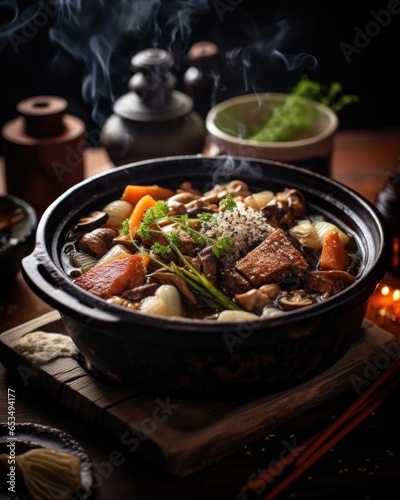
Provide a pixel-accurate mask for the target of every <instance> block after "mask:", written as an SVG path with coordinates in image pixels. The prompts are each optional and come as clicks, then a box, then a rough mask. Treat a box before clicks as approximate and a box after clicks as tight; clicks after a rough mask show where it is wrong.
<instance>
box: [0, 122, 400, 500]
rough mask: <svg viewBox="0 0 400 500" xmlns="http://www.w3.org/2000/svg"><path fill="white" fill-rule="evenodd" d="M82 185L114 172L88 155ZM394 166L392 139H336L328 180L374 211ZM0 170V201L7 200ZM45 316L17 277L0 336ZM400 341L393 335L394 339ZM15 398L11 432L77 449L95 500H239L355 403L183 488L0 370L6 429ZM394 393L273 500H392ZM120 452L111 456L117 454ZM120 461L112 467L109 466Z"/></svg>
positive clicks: (396, 453) (319, 413) (244, 452)
mask: <svg viewBox="0 0 400 500" xmlns="http://www.w3.org/2000/svg"><path fill="white" fill-rule="evenodd" d="M85 160H86V166H85V168H86V175H87V176H90V175H93V174H94V173H97V172H100V171H103V170H107V169H109V168H112V166H111V162H110V160H109V159H108V157H107V155H106V154H105V152H104V151H103V150H102V149H101V148H95V149H90V150H88V151H87V153H86V159H85ZM399 161H400V129H398V130H397V129H396V130H393V129H390V130H378V131H369V130H368V131H343V132H339V133H338V135H337V138H336V144H335V151H334V155H333V165H332V177H333V178H335V179H336V180H338V181H340V182H342V183H343V184H346V185H348V186H349V187H351V188H353V189H355V190H356V191H358V192H359V193H361V194H362V195H364V196H365V197H366V198H367V199H368V200H369V201H371V202H374V201H375V199H376V195H377V193H378V191H379V190H380V188H381V186H382V185H383V182H384V173H385V172H387V171H392V172H394V171H396V170H397V169H398V166H399ZM2 169H3V167H2V165H0V193H1V192H5V182H4V177H3V171H2ZM384 280H385V281H386V282H388V283H389V284H391V285H392V286H395V287H396V288H400V278H399V277H396V276H392V275H390V274H387V275H386V276H385V278H384ZM50 310H51V308H50V307H49V306H47V304H45V303H43V302H42V301H41V300H40V299H38V298H37V297H36V296H35V295H34V294H33V293H32V292H31V291H30V289H29V288H28V287H27V285H26V284H25V282H24V280H23V279H22V277H21V276H20V275H18V276H17V278H16V279H15V281H14V282H13V283H12V285H11V287H10V288H9V289H7V290H2V293H1V294H0V332H3V331H6V330H8V329H10V328H12V327H14V326H17V325H19V324H22V323H24V322H26V321H28V320H30V319H32V318H35V317H37V316H40V315H42V314H44V313H46V312H48V311H50ZM399 333H400V331H399ZM8 389H13V390H14V391H15V397H16V408H15V409H16V412H15V416H16V420H17V422H35V423H40V424H44V425H50V426H53V427H57V428H59V429H61V430H63V431H65V432H67V433H69V434H70V435H71V436H72V437H73V438H75V439H77V440H78V441H79V442H80V443H81V444H82V445H83V446H84V447H85V449H86V450H87V452H88V454H89V456H90V457H91V459H92V463H93V466H94V471H95V479H96V489H95V498H98V499H101V500H109V499H110V498H113V499H118V500H119V499H144V500H150V499H151V500H153V499H161V498H165V499H170V498H171V499H175V500H187V499H189V498H190V499H191V500H197V499H199V500H200V499H204V498H208V499H210V500H214V499H216V500H223V499H227V500H228V499H232V500H233V499H237V500H245V499H246V498H248V497H247V496H246V495H243V494H241V493H240V487H241V485H243V484H245V483H246V482H247V481H248V480H249V478H250V477H251V476H252V475H254V474H255V473H257V471H258V472H259V471H261V470H262V469H266V468H268V466H269V465H271V464H272V463H273V462H274V460H276V459H277V458H278V457H279V453H280V451H281V450H282V443H283V442H285V440H289V439H290V440H293V439H295V440H296V441H297V443H298V444H300V443H301V442H302V441H303V440H304V439H307V438H308V437H310V436H311V435H313V434H314V433H315V432H316V431H317V430H318V429H319V428H322V427H323V426H325V425H326V424H328V423H329V422H330V421H331V420H332V419H333V418H335V416H337V415H338V414H339V413H340V412H341V411H342V410H343V409H345V408H346V406H348V404H349V403H350V402H351V401H352V400H354V397H355V395H354V391H350V392H349V393H346V394H345V395H343V396H341V397H340V398H337V399H334V400H332V401H329V402H328V403H325V404H323V405H321V406H320V407H318V408H316V409H314V410H313V411H311V412H308V413H305V414H303V415H302V416H301V417H297V418H296V419H293V420H290V422H289V423H288V424H285V425H284V426H282V427H281V428H279V429H277V430H276V431H275V432H274V434H273V435H270V436H266V439H262V440H260V441H257V442H254V443H252V444H251V445H249V446H248V447H246V448H243V449H241V450H239V451H237V452H236V453H234V454H232V455H230V456H228V457H227V458H225V459H223V460H221V461H219V462H217V463H216V464H214V465H212V466H210V467H208V468H206V469H204V470H202V471H200V472H197V473H195V474H193V475H191V476H189V477H187V478H184V479H179V478H174V477H170V476H168V475H166V474H164V473H161V472H160V471H159V470H157V469H156V468H155V467H154V466H151V465H149V464H147V463H146V462H145V461H143V460H142V459H139V458H138V457H137V456H135V454H134V453H129V452H127V450H126V448H125V449H124V448H123V447H121V446H120V445H119V443H118V442H116V441H114V440H112V439H111V438H108V437H107V436H105V435H103V434H100V433H99V432H98V431H97V430H96V429H95V428H93V427H92V426H90V425H88V424H87V423H86V422H85V421H84V420H82V419H81V418H80V417H79V416H77V415H75V414H74V413H71V412H69V411H68V410H66V409H65V408H64V407H63V406H62V405H59V404H57V403H54V402H53V401H50V400H48V399H47V398H46V397H45V396H44V395H43V394H41V393H39V392H36V391H33V390H32V388H31V387H29V386H25V385H24V384H23V382H22V381H20V380H18V379H16V378H15V377H14V376H11V375H10V374H9V373H8V372H6V370H5V369H4V367H2V366H0V422H5V421H6V420H7V390H8ZM399 396H400V390H399V389H397V390H396V391H395V392H394V394H392V395H391V396H390V397H389V399H388V400H386V401H385V403H384V404H383V405H381V406H380V407H379V408H378V409H377V410H376V411H375V412H374V414H372V415H370V416H369V417H368V418H367V419H366V420H365V421H364V422H363V423H361V424H360V425H359V426H358V427H357V428H356V429H355V430H353V431H352V433H351V434H350V435H348V436H347V437H346V438H345V439H344V440H342V441H341V442H340V443H339V444H338V445H337V446H335V447H334V448H333V449H332V450H331V451H330V452H328V453H327V454H326V455H325V456H324V457H323V458H321V459H320V460H319V461H318V462H317V463H316V464H314V465H313V466H312V467H311V468H310V469H309V470H308V471H307V473H306V474H304V475H303V476H301V477H300V478H299V479H298V480H297V481H296V482H295V483H294V484H293V485H292V486H291V487H290V488H289V489H288V490H287V491H285V492H284V493H282V494H281V496H280V497H279V498H282V499H286V498H287V499H289V498H299V499H303V498H337V497H339V496H340V495H347V496H346V498H350V497H351V498H353V499H371V500H372V499H375V498H376V499H378V498H379V499H380V498H386V499H392V498H393V499H394V498H399V496H400V493H399V491H400V489H399V488H400V487H399V485H398V475H399V471H400V431H399V425H398V423H399V420H400V412H399V410H398V409H397V407H398V399H399ZM116 450H118V452H119V453H118V454H116ZM116 456H118V457H119V459H118V460H116V459H115V457H116Z"/></svg>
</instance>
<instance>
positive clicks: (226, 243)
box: [121, 195, 242, 311]
mask: <svg viewBox="0 0 400 500" xmlns="http://www.w3.org/2000/svg"><path fill="white" fill-rule="evenodd" d="M220 206H221V208H222V209H225V210H233V209H234V207H235V206H236V204H235V201H234V199H233V197H232V195H228V196H226V197H225V198H224V199H223V200H222V201H221V202H220ZM168 213H169V207H168V203H167V202H166V201H162V200H161V201H158V202H157V204H156V205H155V206H154V207H151V208H149V209H147V210H146V212H145V214H144V217H143V221H142V222H141V224H140V226H139V229H138V230H137V235H138V236H139V237H140V238H141V239H142V240H147V239H150V238H151V236H152V235H154V234H161V235H162V236H163V238H164V239H165V241H166V244H162V243H159V242H156V243H153V244H152V246H151V250H152V251H153V252H154V254H157V255H159V256H160V257H163V256H166V255H168V254H170V253H171V252H175V253H176V255H177V256H178V257H179V260H180V262H181V263H182V267H181V266H178V265H177V264H175V262H170V263H168V264H167V263H165V262H163V261H161V260H159V259H157V257H155V256H154V255H153V254H149V256H150V258H151V259H153V260H154V261H155V262H156V263H157V264H158V265H160V266H161V267H163V268H164V269H166V270H168V271H170V272H173V273H174V274H176V275H177V276H179V277H180V278H181V279H183V280H184V281H185V282H186V284H187V285H188V286H189V287H190V288H191V289H192V290H193V292H195V293H197V294H199V295H202V296H204V297H207V298H208V299H210V300H212V301H213V302H215V303H216V304H218V305H219V306H221V307H222V308H224V309H230V310H238V311H241V310H242V308H241V307H240V306H238V305H237V304H236V303H235V302H233V301H232V300H231V299H230V298H229V297H228V296H226V295H225V294H223V293H222V292H221V291H220V290H218V289H217V288H216V287H215V286H214V285H213V284H212V283H211V282H210V281H209V280H208V279H207V277H206V276H205V275H204V274H203V273H200V272H199V271H197V269H196V268H195V267H194V266H193V265H192V264H191V263H190V262H189V260H188V259H187V258H186V257H185V256H184V255H183V254H182V252H181V250H180V247H182V239H181V233H182V231H184V232H186V233H187V234H189V236H190V237H191V238H192V239H193V241H194V242H195V244H196V245H197V246H198V247H200V248H204V247H206V246H211V248H212V252H213V253H214V255H215V256H216V258H217V259H220V258H221V257H223V256H224V255H225V254H226V253H227V252H229V250H230V249H231V248H232V245H233V240H232V238H231V237H230V236H222V237H220V238H217V239H214V238H209V237H208V236H206V235H204V234H203V233H201V231H199V226H201V223H202V222H203V221H207V224H208V225H210V224H213V223H215V224H216V223H217V218H216V214H210V213H206V212H203V213H200V214H198V215H197V217H196V218H190V217H189V216H188V215H187V214H184V215H180V216H169V215H168ZM165 224H175V226H176V229H174V230H173V231H171V232H166V231H164V230H163V227H164V225H165ZM126 229H128V232H126ZM121 231H122V232H123V234H129V225H127V224H125V223H123V228H122V230H121ZM132 243H133V244H134V245H135V246H136V248H137V249H138V250H140V251H146V252H147V253H149V252H148V249H145V248H143V247H142V246H141V245H140V244H139V243H138V242H137V241H136V240H135V239H134V238H132Z"/></svg>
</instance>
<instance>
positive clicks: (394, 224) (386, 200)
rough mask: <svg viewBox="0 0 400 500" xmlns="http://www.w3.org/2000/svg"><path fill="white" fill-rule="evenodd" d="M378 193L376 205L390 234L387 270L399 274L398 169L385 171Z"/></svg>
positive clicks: (399, 202) (399, 197) (399, 216)
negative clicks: (390, 241) (389, 255)
mask: <svg viewBox="0 0 400 500" xmlns="http://www.w3.org/2000/svg"><path fill="white" fill-rule="evenodd" d="M385 179H386V182H385V184H384V186H383V188H382V190H381V191H380V192H379V193H378V196H377V200H376V207H377V208H378V210H379V211H380V212H381V214H382V215H383V217H384V218H385V220H386V222H387V223H388V226H389V229H390V232H391V235H392V254H391V258H390V263H389V266H388V271H389V272H392V273H394V274H398V275H400V170H399V171H398V172H397V173H392V172H387V173H386V174H385Z"/></svg>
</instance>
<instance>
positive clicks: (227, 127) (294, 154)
mask: <svg viewBox="0 0 400 500" xmlns="http://www.w3.org/2000/svg"><path fill="white" fill-rule="evenodd" d="M286 97H287V94H284V93H272V92H271V93H263V94H246V95H241V96H237V97H233V98H231V99H227V100H225V101H222V102H220V103H219V104H217V105H215V106H214V107H213V108H211V110H210V111H209V113H208V114H207V117H206V128H207V132H208V133H209V134H210V136H211V140H212V141H213V143H214V144H216V146H217V147H218V148H219V151H220V152H221V153H222V154H228V155H234V156H246V157H249V158H259V159H265V160H273V161H279V162H284V163H290V164H292V165H295V166H301V167H305V168H308V169H310V170H313V171H315V172H317V173H321V174H324V175H329V174H330V163H331V155H332V151H333V146H334V136H335V132H336V130H337V128H338V124H339V120H338V116H337V114H336V113H335V112H334V111H333V110H332V109H331V108H329V107H327V106H324V105H322V104H320V103H318V102H316V101H311V102H312V105H313V106H315V108H316V109H317V110H318V117H317V120H316V122H315V124H314V126H313V127H312V128H311V129H310V130H308V131H306V132H303V133H302V134H301V135H299V138H298V139H297V140H294V141H279V142H278V141H277V142H264V141H257V140H252V139H249V138H248V137H250V136H251V135H252V134H253V133H255V132H256V131H258V130H259V129H260V128H261V126H262V125H263V124H264V123H266V121H267V119H268V117H269V116H270V114H271V111H272V110H271V104H272V103H276V102H282V101H283V100H284V99H285V98H286Z"/></svg>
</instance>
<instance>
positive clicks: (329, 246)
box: [319, 231, 349, 271]
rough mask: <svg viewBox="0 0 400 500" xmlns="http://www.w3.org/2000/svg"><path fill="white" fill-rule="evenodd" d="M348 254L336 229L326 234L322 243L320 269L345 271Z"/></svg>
mask: <svg viewBox="0 0 400 500" xmlns="http://www.w3.org/2000/svg"><path fill="white" fill-rule="evenodd" d="M348 260H349V256H348V254H347V250H346V248H345V246H344V245H343V243H342V242H341V241H340V238H339V235H338V233H337V232H336V231H332V232H331V233H329V234H327V235H326V236H325V238H324V241H323V243H322V251H321V259H320V263H319V267H320V269H322V270H323V271H332V270H337V271H346V269H347V264H348Z"/></svg>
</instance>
